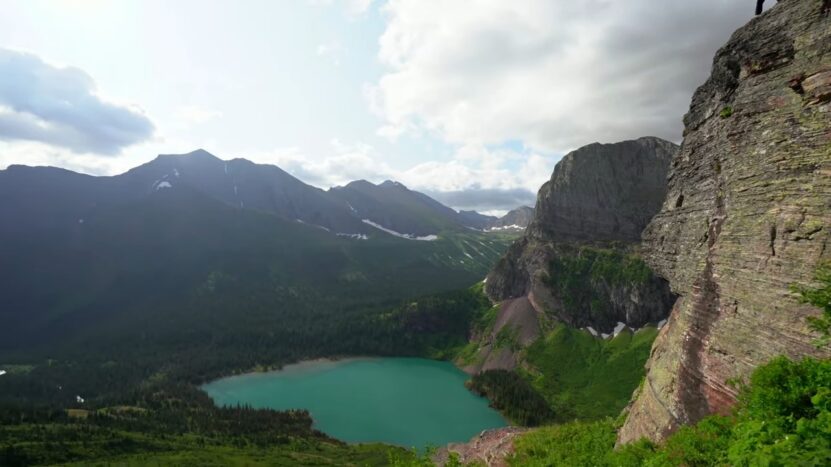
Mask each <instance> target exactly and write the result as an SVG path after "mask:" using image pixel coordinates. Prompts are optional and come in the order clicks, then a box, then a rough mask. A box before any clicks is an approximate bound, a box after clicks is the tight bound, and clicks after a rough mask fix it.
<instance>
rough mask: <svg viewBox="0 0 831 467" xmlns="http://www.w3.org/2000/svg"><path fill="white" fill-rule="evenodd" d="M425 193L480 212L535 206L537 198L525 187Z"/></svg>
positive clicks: (444, 202) (445, 201)
mask: <svg viewBox="0 0 831 467" xmlns="http://www.w3.org/2000/svg"><path fill="white" fill-rule="evenodd" d="M425 193H426V194H427V195H429V196H431V197H433V198H434V199H436V200H438V201H439V202H441V203H442V204H445V205H447V206H453V207H454V208H456V209H464V210H474V211H479V212H494V211H496V212H504V211H509V210H511V209H514V208H517V207H519V206H534V204H535V203H536V200H537V194H536V193H534V192H532V191H530V190H526V189H524V188H513V189H496V188H470V189H466V190H458V191H431V190H426V191H425Z"/></svg>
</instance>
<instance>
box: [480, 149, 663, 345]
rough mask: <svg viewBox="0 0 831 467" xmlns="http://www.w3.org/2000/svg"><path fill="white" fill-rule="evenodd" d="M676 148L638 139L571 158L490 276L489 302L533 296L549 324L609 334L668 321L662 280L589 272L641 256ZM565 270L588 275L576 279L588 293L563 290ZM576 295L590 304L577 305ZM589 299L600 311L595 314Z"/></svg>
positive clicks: (557, 172) (558, 170) (541, 193)
mask: <svg viewBox="0 0 831 467" xmlns="http://www.w3.org/2000/svg"><path fill="white" fill-rule="evenodd" d="M677 149H678V147H677V146H676V145H674V144H672V143H670V142H667V141H664V140H661V139H658V138H640V139H638V140H633V141H624V142H621V143H616V144H591V145H589V146H585V147H583V148H580V149H578V150H576V151H574V152H572V153H570V154H568V155H566V156H565V157H564V158H563V160H562V161H560V162H559V163H558V164H557V166H556V167H555V169H554V173H553V174H552V176H551V180H549V181H548V182H546V183H545V184H544V185H543V186H542V188H541V189H540V191H539V195H538V198H537V206H536V208H535V211H534V218H533V220H532V222H531V224H530V225H529V226H528V229H527V230H526V233H525V236H524V237H523V238H521V239H520V240H518V241H517V242H515V243H514V244H513V245H512V246H511V247H510V248H509V250H508V252H507V253H506V255H505V256H504V257H503V258H502V259H501V260H500V261H499V263H498V264H497V265H496V267H495V268H494V270H493V271H492V272H491V273H490V274H489V275H488V280H487V283H486V286H485V291H486V293H487V294H488V296H489V297H490V298H491V299H492V300H493V301H496V302H501V301H503V300H508V299H514V298H517V297H523V296H528V297H529V298H530V299H531V303H532V304H533V305H534V306H535V308H536V309H537V310H538V311H539V312H540V313H544V314H546V315H547V316H548V317H550V318H552V319H556V320H559V321H563V322H566V323H568V324H570V325H572V326H577V327H583V326H592V327H593V328H594V329H595V330H598V331H600V332H606V333H608V332H611V331H612V329H613V328H614V327H615V325H616V324H617V323H618V322H624V323H626V324H627V325H629V326H631V327H641V326H643V325H644V324H646V323H648V322H656V321H659V320H661V319H663V318H664V317H665V316H666V314H667V313H668V311H669V308H670V306H671V304H672V302H673V300H674V297H673V296H672V295H671V293H670V292H669V288H668V286H667V284H666V282H665V281H664V280H662V279H659V278H657V277H655V276H653V275H652V274H651V273H650V272H648V271H647V275H646V276H645V277H638V278H637V280H631V281H627V280H619V279H621V277H606V276H605V275H604V274H596V273H591V270H590V269H591V265H592V261H595V259H597V258H596V257H597V255H607V254H610V255H612V256H610V257H608V258H607V257H605V256H604V257H603V258H601V259H602V260H603V261H604V262H605V261H607V260H611V261H629V260H630V258H631V257H635V258H636V257H637V255H638V250H637V248H636V246H635V245H636V243H637V242H638V241H639V239H640V235H641V231H642V230H643V228H644V227H645V226H646V225H647V223H648V222H649V220H650V219H651V218H652V216H653V215H654V214H655V213H656V212H657V211H658V209H659V208H660V206H661V201H662V200H663V199H664V197H665V193H666V177H667V173H668V170H669V161H670V160H671V158H672V156H673V155H674V154H675V153H676V151H677ZM558 261H559V263H557V262H558ZM604 264H605V263H604ZM621 266H622V264H621ZM587 267H588V268H589V269H586V268H587ZM552 268H553V269H552ZM562 269H569V271H570V272H574V273H575V274H586V277H580V278H579V279H580V283H581V284H582V283H585V284H586V285H587V288H585V289H582V290H579V291H572V290H564V289H563V287H569V285H568V284H566V283H565V282H569V281H565V282H564V283H557V281H556V279H557V277H556V273H557V272H558V271H559V270H562ZM572 269H574V270H573V271H572ZM553 273H554V274H553ZM571 279H573V278H571ZM623 279H626V278H625V277H623ZM570 282H574V281H570ZM572 292H575V293H577V292H579V294H580V295H581V297H583V298H585V300H583V299H582V298H580V299H578V300H577V301H576V302H575V300H574V296H573V295H574V294H573V293H572ZM592 300H594V301H595V303H594V304H595V305H597V304H600V305H601V308H602V310H595V312H593V311H592V309H591V306H592V303H591V302H592Z"/></svg>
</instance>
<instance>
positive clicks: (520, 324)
mask: <svg viewBox="0 0 831 467" xmlns="http://www.w3.org/2000/svg"><path fill="white" fill-rule="evenodd" d="M541 321H543V317H541V316H539V312H538V311H537V309H536V308H535V307H534V306H533V305H532V303H531V301H530V300H529V298H528V297H520V298H517V299H514V300H506V301H504V302H502V303H501V304H500V305H499V313H498V314H497V316H496V321H495V322H494V324H493V326H492V327H491V328H489V329H486V330H484V333H483V335H477V336H472V339H471V340H472V341H474V342H477V343H478V344H479V349H478V350H477V352H476V360H475V361H474V362H471V363H469V364H463V365H462V370H464V371H465V372H467V373H470V374H471V375H475V374H477V373H479V372H482V371H487V370H513V369H515V368H516V367H517V365H518V364H519V362H518V361H517V356H516V348H512V347H526V346H529V345H531V344H532V343H533V342H534V341H535V340H537V339H538V338H539V337H540V335H542V332H541V329H540V323H541ZM501 332H508V333H510V334H511V339H510V340H511V341H512V342H510V343H500V342H499V338H498V336H499V335H500V333H501Z"/></svg>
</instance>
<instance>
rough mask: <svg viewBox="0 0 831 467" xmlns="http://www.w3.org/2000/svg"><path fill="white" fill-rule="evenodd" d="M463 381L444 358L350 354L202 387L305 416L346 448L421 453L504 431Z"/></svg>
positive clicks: (221, 396)
mask: <svg viewBox="0 0 831 467" xmlns="http://www.w3.org/2000/svg"><path fill="white" fill-rule="evenodd" d="M467 378H468V376H467V375H466V374H465V373H464V372H462V371H461V370H460V369H459V368H458V367H457V366H455V365H454V364H453V363H452V362H449V361H446V360H433V359H425V358H419V357H368V356H360V357H356V356H351V357H340V358H315V359H309V360H303V361H300V362H296V363H293V364H290V365H285V366H283V367H282V368H281V369H279V370H270V371H265V372H252V373H244V374H238V375H234V376H230V377H225V378H220V379H217V380H214V381H211V382H209V383H206V384H205V385H203V386H201V388H200V389H202V390H203V391H205V392H206V393H207V394H208V395H209V396H210V397H211V399H213V401H214V403H215V404H216V405H218V406H233V405H236V404H242V405H250V406H251V407H254V408H271V409H274V410H294V409H301V410H308V411H309V413H310V415H311V416H312V419H313V420H314V423H315V427H316V428H317V429H319V430H320V431H322V432H324V433H326V434H327V435H329V436H331V437H333V438H336V439H340V440H342V441H345V442H347V443H349V444H366V443H386V444H391V445H396V446H404V447H416V448H419V449H420V448H423V447H425V446H427V445H435V446H443V445H446V444H447V443H451V442H455V443H457V442H465V441H468V440H469V439H470V438H471V437H472V436H475V435H477V434H479V433H481V432H482V430H485V429H492V428H498V427H505V426H510V421H509V420H507V419H506V418H505V417H504V416H503V415H502V414H501V413H499V412H498V411H497V410H494V409H493V408H492V407H490V405H489V402H488V400H487V399H486V398H482V397H480V396H478V395H476V394H474V393H472V392H470V391H469V390H468V389H467V388H466V387H465V385H464V382H465V381H466V380H467ZM405 421H406V422H405Z"/></svg>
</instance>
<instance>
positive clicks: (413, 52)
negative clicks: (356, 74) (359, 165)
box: [369, 0, 753, 153]
mask: <svg viewBox="0 0 831 467" xmlns="http://www.w3.org/2000/svg"><path fill="white" fill-rule="evenodd" d="M752 10H753V5H748V4H747V2H736V1H733V0H701V1H697V2H682V1H661V2H657V1H655V0H630V1H626V2H620V1H611V0H584V1H580V2H574V1H571V0H568V1H566V0H526V1H522V2H508V1H504V0H478V1H470V2H446V1H442V0H390V1H389V2H388V3H387V4H386V5H385V6H384V7H383V8H382V11H383V12H384V14H385V17H386V29H385V31H384V33H383V35H382V37H381V38H380V52H379V59H380V60H381V62H382V63H383V64H384V65H386V67H387V72H386V73H385V74H384V75H383V76H382V77H381V78H380V80H378V81H377V82H376V83H375V85H374V86H372V87H371V88H370V89H369V94H370V96H369V97H370V105H371V106H372V107H373V108H375V109H376V110H377V111H378V112H379V114H380V115H381V116H382V118H383V119H384V124H383V126H382V127H381V128H380V129H379V134H381V135H382V136H387V137H390V138H394V137H396V136H397V135H400V134H402V133H410V132H413V131H427V132H430V133H433V134H436V135H438V136H439V137H440V138H442V139H444V140H445V141H447V142H449V143H452V144H459V145H469V144H478V145H494V144H500V143H503V142H505V141H508V140H520V141H522V142H523V143H525V145H527V146H528V147H530V148H532V149H534V150H537V151H542V152H548V153H552V152H553V153H564V152H566V151H568V150H570V149H574V148H576V147H579V146H582V145H584V144H588V143H591V142H594V141H601V142H614V141H620V140H624V139H630V138H635V137H639V136H644V135H656V136H661V137H664V138H666V139H670V140H679V139H680V137H681V129H682V125H681V119H682V116H683V114H684V113H685V112H686V110H687V109H688V107H689V101H690V98H691V96H692V93H693V91H694V90H695V88H696V86H698V85H699V84H701V83H702V82H703V81H704V80H705V78H706V76H707V75H708V74H709V70H710V65H711V61H712V57H713V55H714V53H715V51H716V50H717V48H718V47H719V46H720V45H722V44H723V43H724V42H725V41H726V40H727V38H728V37H729V35H730V33H732V31H733V30H734V29H736V28H737V27H738V26H740V25H742V24H743V23H744V22H746V21H747V20H749V19H750V18H751V17H752V13H753V11H752Z"/></svg>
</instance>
